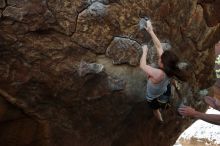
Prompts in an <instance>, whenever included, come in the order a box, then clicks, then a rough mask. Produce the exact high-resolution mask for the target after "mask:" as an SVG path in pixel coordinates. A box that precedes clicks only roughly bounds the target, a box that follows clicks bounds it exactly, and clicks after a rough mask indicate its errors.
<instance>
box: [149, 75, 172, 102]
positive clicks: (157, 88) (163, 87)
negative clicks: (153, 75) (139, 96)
mask: <svg viewBox="0 0 220 146" xmlns="http://www.w3.org/2000/svg"><path fill="white" fill-rule="evenodd" d="M169 83H170V78H168V77H167V75H166V74H165V76H164V79H163V80H162V81H161V82H159V83H157V84H153V83H152V82H151V81H150V80H148V82H147V96H148V97H151V98H157V97H159V96H160V95H162V94H163V93H165V92H166V91H167V85H168V84H169Z"/></svg>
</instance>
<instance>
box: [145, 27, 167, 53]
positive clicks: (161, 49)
mask: <svg viewBox="0 0 220 146" xmlns="http://www.w3.org/2000/svg"><path fill="white" fill-rule="evenodd" d="M145 29H146V31H147V32H148V33H149V34H150V35H151V37H152V39H153V42H154V45H155V47H156V49H157V53H158V56H161V55H162V54H163V48H162V45H161V43H160V40H159V39H158V38H157V36H156V34H155V33H154V31H153V27H152V25H151V24H148V25H147V27H145Z"/></svg>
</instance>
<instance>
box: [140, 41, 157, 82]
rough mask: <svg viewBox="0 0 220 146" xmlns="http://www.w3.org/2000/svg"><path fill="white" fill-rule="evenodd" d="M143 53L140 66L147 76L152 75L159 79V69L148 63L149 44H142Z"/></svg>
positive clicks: (153, 77)
mask: <svg viewBox="0 0 220 146" xmlns="http://www.w3.org/2000/svg"><path fill="white" fill-rule="evenodd" d="M142 50H143V54H142V56H141V60H140V68H141V69H142V70H143V71H144V72H145V73H146V74H147V76H149V77H151V78H152V79H157V78H158V77H159V73H158V69H156V68H153V67H151V66H150V65H147V62H146V59H147V52H148V48H147V45H144V46H142Z"/></svg>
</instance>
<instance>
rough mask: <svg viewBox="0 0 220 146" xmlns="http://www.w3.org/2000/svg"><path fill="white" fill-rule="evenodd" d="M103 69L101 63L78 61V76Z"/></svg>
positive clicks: (96, 72) (95, 72)
mask: <svg viewBox="0 0 220 146" xmlns="http://www.w3.org/2000/svg"><path fill="white" fill-rule="evenodd" d="M103 70H104V66H103V65H102V64H97V63H86V62H84V61H81V62H80V65H79V69H78V73H79V76H80V77H84V76H85V75H87V74H98V73H100V72H102V71H103Z"/></svg>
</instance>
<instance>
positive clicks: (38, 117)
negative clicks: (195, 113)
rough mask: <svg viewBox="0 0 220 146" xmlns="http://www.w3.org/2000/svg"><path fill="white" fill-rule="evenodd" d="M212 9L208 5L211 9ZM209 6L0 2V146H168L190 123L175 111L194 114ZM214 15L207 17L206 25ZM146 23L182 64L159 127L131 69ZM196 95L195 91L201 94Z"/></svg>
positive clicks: (207, 60) (205, 56)
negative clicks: (184, 77) (183, 72)
mask: <svg viewBox="0 0 220 146" xmlns="http://www.w3.org/2000/svg"><path fill="white" fill-rule="evenodd" d="M216 3H217V5H216ZM219 6H220V5H218V2H217V1H205V0H204V1H203V0H198V1H197V0H193V1H192V0H184V1H182V0H181V1H179V0H169V1H162V0H144V1H138V0H136V1H135V0H120V1H119V0H29V1H26V0H20V1H17V0H0V20H1V21H0V105H1V110H0V122H1V124H0V127H1V133H0V145H5V146H14V145H16V146H24V145H27V146H56V145H57V146H72V145H73V146H134V145H135V146H148V145H151V146H170V145H172V144H174V143H175V141H176V139H177V138H178V136H179V135H180V133H181V132H182V131H183V130H184V129H186V128H187V127H188V126H189V125H190V124H191V123H192V122H193V120H191V119H188V118H182V117H180V116H179V115H178V114H177V111H176V108H177V107H178V105H179V104H180V103H184V104H188V105H192V106H193V107H195V108H197V109H198V110H201V111H204V110H205V109H206V106H205V105H204V103H203V102H202V98H201V96H202V95H205V94H207V93H206V90H205V89H207V88H209V87H210V86H212V84H213V83H214V79H215V76H214V70H213V68H214V61H215V58H214V44H215V43H216V42H217V41H218V40H219V39H220V27H219V21H220V18H219V15H218V14H219V13H218V11H219ZM212 14H216V15H212ZM142 16H148V17H150V18H151V20H152V23H153V26H154V30H155V32H156V34H157V35H158V37H159V38H160V40H161V42H162V43H163V46H164V47H165V48H167V49H171V50H173V51H174V52H175V53H177V55H178V56H179V57H180V59H181V61H183V62H186V63H187V64H188V67H189V68H188V70H187V72H188V82H186V83H182V82H176V87H177V88H176V89H175V88H172V91H173V98H172V100H171V105H172V106H171V108H169V109H168V110H164V111H162V114H163V117H164V119H165V122H164V124H162V125H161V124H160V122H159V121H157V119H156V118H155V117H154V116H153V114H152V110H151V109H150V108H149V107H148V105H147V103H146V100H145V98H144V96H145V94H146V93H145V88H146V83H147V77H146V75H145V74H144V73H143V72H142V71H141V70H140V69H139V59H140V56H141V53H142V51H141V45H142V44H147V45H148V46H149V54H148V60H147V61H148V63H150V64H154V63H155V62H156V59H157V57H156V54H155V48H154V47H153V43H152V40H151V38H150V36H149V35H148V34H147V33H146V32H145V31H143V30H139V25H138V24H139V20H140V17H142ZM202 89H203V90H202Z"/></svg>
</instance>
